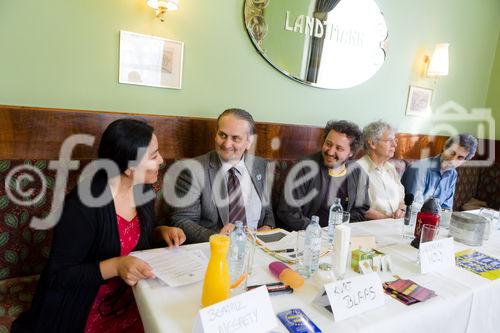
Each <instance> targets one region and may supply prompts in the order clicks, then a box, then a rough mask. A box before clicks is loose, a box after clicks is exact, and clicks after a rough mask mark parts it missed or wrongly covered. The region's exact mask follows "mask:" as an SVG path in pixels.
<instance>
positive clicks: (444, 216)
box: [439, 209, 453, 229]
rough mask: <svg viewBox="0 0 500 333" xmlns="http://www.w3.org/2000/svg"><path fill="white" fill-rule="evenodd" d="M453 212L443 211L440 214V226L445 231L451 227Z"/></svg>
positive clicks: (449, 210)
mask: <svg viewBox="0 0 500 333" xmlns="http://www.w3.org/2000/svg"><path fill="white" fill-rule="evenodd" d="M452 213H453V211H452V210H451V209H442V210H441V211H440V212H439V226H440V227H442V228H445V229H448V228H449V227H450V221H451V214H452Z"/></svg>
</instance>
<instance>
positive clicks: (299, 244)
mask: <svg viewBox="0 0 500 333" xmlns="http://www.w3.org/2000/svg"><path fill="white" fill-rule="evenodd" d="M296 236H297V238H296V241H295V249H294V255H295V267H294V269H295V271H296V272H298V273H299V274H300V275H302V276H304V275H307V273H306V272H305V267H304V248H305V241H306V231H305V230H299V231H296Z"/></svg>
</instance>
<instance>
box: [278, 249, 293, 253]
mask: <svg viewBox="0 0 500 333" xmlns="http://www.w3.org/2000/svg"><path fill="white" fill-rule="evenodd" d="M274 252H287V253H288V252H295V249H284V250H278V251H274Z"/></svg>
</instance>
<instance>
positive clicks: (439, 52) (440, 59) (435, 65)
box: [427, 43, 450, 76]
mask: <svg viewBox="0 0 500 333" xmlns="http://www.w3.org/2000/svg"><path fill="white" fill-rule="evenodd" d="M449 46H450V44H448V43H443V44H437V45H436V48H435V49H434V53H433V54H432V57H431V58H430V60H429V67H427V76H446V75H448V67H449V55H448V47H449Z"/></svg>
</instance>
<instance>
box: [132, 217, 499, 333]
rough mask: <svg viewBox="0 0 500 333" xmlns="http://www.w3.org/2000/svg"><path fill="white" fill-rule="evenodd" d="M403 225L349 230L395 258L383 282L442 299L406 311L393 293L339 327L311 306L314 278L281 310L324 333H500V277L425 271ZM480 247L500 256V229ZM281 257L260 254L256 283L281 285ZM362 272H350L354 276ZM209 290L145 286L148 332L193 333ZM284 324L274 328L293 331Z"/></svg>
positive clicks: (279, 302) (275, 299) (276, 304)
mask: <svg viewBox="0 0 500 333" xmlns="http://www.w3.org/2000/svg"><path fill="white" fill-rule="evenodd" d="M401 223H402V222H401V220H399V221H397V220H392V219H388V220H378V221H370V222H363V223H351V224H350V225H349V226H350V227H352V234H353V235H366V234H374V235H376V237H377V245H378V246H379V248H380V249H381V250H382V251H383V252H385V253H388V254H390V255H391V258H392V264H393V267H392V273H380V277H381V279H382V280H383V281H388V280H393V279H394V278H393V275H395V274H397V275H399V276H401V277H402V278H410V279H412V280H414V281H415V282H417V283H419V284H421V285H422V286H424V287H427V288H430V289H432V290H434V291H435V292H436V293H437V297H434V298H432V299H430V300H428V301H426V302H423V303H417V304H414V305H411V306H406V305H404V304H402V303H400V302H399V301H397V300H395V299H393V298H391V297H389V296H386V303H385V305H384V306H382V307H380V308H377V309H374V310H371V311H368V312H365V313H364V314H361V315H359V316H356V317H353V318H349V319H345V320H343V321H340V322H334V321H333V317H332V315H331V314H330V313H328V312H326V311H322V310H319V309H317V308H316V307H315V306H313V305H312V304H311V301H312V300H313V298H314V297H315V296H316V294H317V293H318V291H319V289H320V288H321V286H319V285H314V284H313V282H312V281H306V283H305V284H304V286H303V287H302V288H300V289H296V290H295V292H294V293H293V294H289V295H278V296H272V297H271V301H272V304H273V308H274V311H275V313H278V312H281V311H285V310H288V309H291V308H301V309H302V310H303V311H304V312H305V313H306V314H307V315H308V316H309V317H310V318H311V319H312V320H313V321H314V322H315V323H316V324H317V325H318V326H319V327H320V328H321V329H322V330H323V332H405V333H410V332H416V333H431V332H439V333H443V332H453V333H458V332H471V333H476V332H481V333H486V332H500V279H498V280H495V281H490V280H487V279H485V278H483V277H480V276H479V275H476V274H474V273H471V272H468V271H465V270H463V269H461V268H458V267H454V268H450V269H448V270H446V271H441V272H439V273H429V274H423V275H422V274H420V273H419V267H418V265H417V263H416V256H417V250H416V249H414V248H412V247H411V246H410V245H409V244H408V243H409V241H407V240H403V239H402V238H401V237H400V226H401ZM446 233H447V231H444V232H441V233H440V234H441V235H440V236H446ZM187 248H201V249H203V250H204V251H206V253H207V256H208V251H209V250H208V243H204V244H196V245H188V246H187ZM465 248H470V247H469V246H465V245H463V244H461V243H456V242H455V251H459V250H462V249H465ZM475 249H476V250H479V251H481V252H484V253H486V254H489V255H492V256H495V257H497V258H500V232H499V231H497V230H496V231H495V232H494V233H493V235H492V237H491V238H490V240H489V241H487V242H486V243H485V244H484V245H483V246H482V247H478V248H475ZM274 260H275V259H274V258H272V257H270V256H269V255H267V254H266V253H264V252H263V251H261V250H260V249H257V250H256V253H255V266H254V267H255V268H254V273H253V275H252V277H251V279H250V281H249V284H261V283H269V282H274V281H276V279H275V278H274V277H273V276H272V275H271V273H270V272H269V271H268V269H267V265H268V264H269V263H270V262H271V261H274ZM322 260H324V261H325V260H328V258H322ZM356 274H357V273H355V272H352V271H349V272H348V274H347V275H348V276H354V275H356ZM201 290H202V282H199V283H196V284H193V285H189V286H185V287H179V288H171V287H168V286H165V285H162V284H160V283H158V282H157V281H141V282H139V283H138V285H137V286H136V287H134V295H135V299H136V301H137V305H138V307H139V311H140V314H141V318H142V322H143V324H144V328H145V330H146V332H168V333H173V332H191V330H192V326H193V323H194V319H195V318H196V315H197V313H198V311H199V310H200V299H201ZM277 322H278V325H277V326H276V328H275V329H274V331H276V332H287V330H286V328H285V327H284V326H283V325H281V323H279V321H277Z"/></svg>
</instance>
